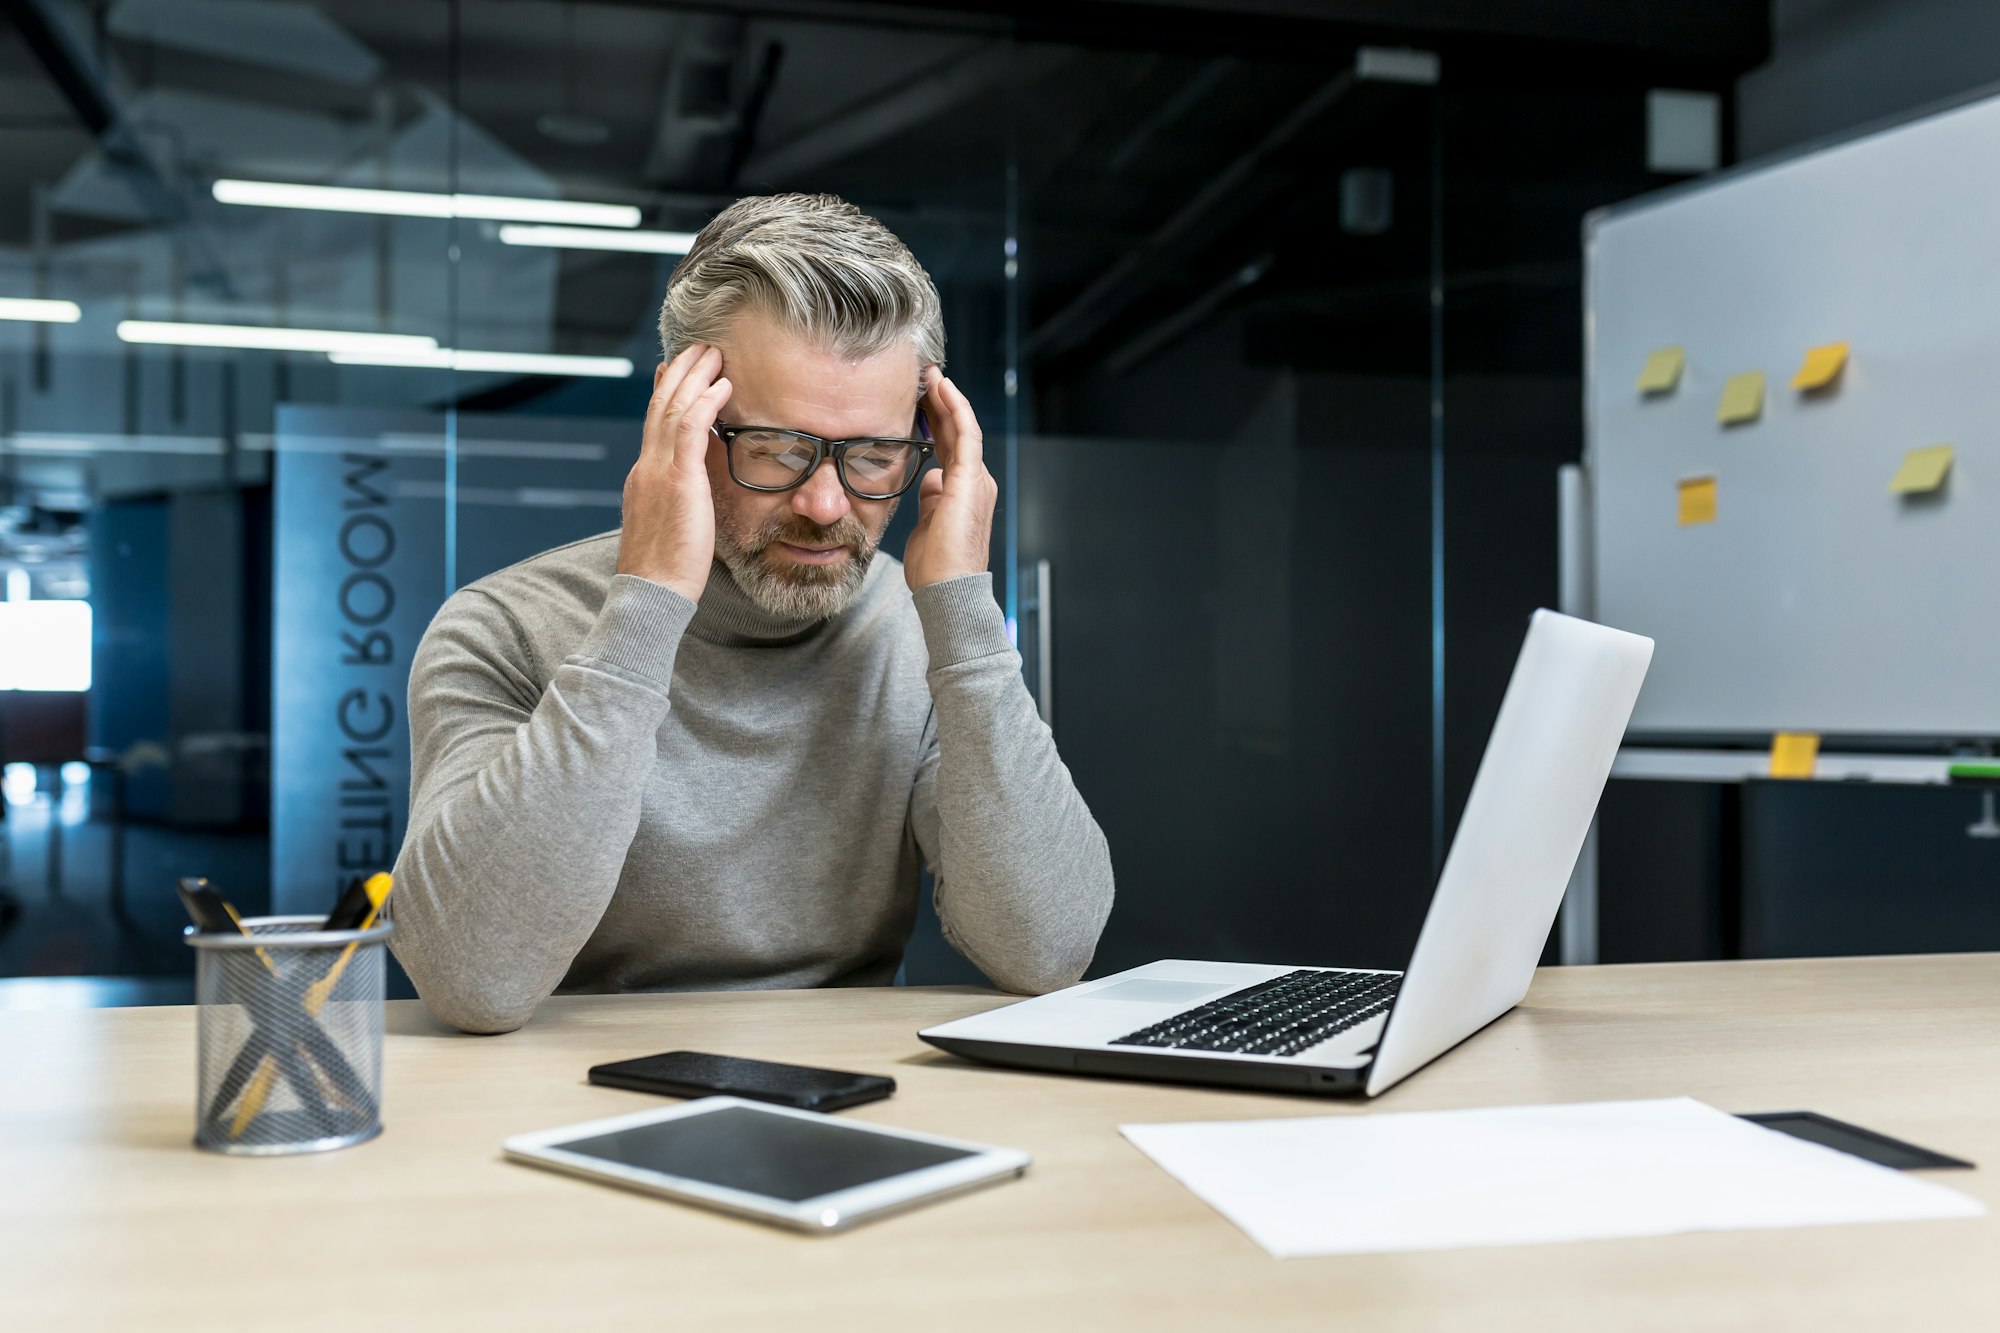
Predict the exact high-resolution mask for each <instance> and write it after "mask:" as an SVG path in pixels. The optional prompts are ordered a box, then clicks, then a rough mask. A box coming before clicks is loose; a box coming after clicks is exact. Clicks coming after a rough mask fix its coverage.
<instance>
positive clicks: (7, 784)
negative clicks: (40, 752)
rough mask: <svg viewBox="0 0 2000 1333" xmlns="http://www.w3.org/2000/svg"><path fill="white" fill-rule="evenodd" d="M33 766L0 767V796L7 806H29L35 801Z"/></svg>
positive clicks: (11, 765) (9, 765) (12, 765)
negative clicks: (3, 798)
mask: <svg viewBox="0 0 2000 1333" xmlns="http://www.w3.org/2000/svg"><path fill="white" fill-rule="evenodd" d="M35 787H36V781H35V766H34V765H33V764H7V765H4V766H0V796H4V797H5V799H6V801H7V804H9V805H29V804H32V803H33V801H34V799H35Z"/></svg>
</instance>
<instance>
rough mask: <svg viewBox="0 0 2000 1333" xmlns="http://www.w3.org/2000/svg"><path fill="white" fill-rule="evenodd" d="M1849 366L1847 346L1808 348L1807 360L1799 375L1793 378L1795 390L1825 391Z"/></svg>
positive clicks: (1800, 368) (1801, 366) (1831, 345)
mask: <svg viewBox="0 0 2000 1333" xmlns="http://www.w3.org/2000/svg"><path fill="white" fill-rule="evenodd" d="M1846 364H1847V344H1846V343H1827V344H1825V345H1823V346H1820V347H1808V348H1807V349H1806V359H1805V362H1804V364H1802V365H1800V367H1799V373H1798V374H1796V375H1794V376H1792V387H1793V388H1794V389H1803V390H1812V389H1824V388H1825V387H1826V386H1827V385H1829V384H1831V383H1833V379H1834V376H1836V375H1838V374H1839V373H1840V372H1841V368H1842V367H1844V366H1845V365H1846Z"/></svg>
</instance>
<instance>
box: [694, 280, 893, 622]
mask: <svg viewBox="0 0 2000 1333" xmlns="http://www.w3.org/2000/svg"><path fill="white" fill-rule="evenodd" d="M718 345H719V346H720V348H721V350H722V373H723V374H724V375H725V376H727V377H728V379H729V382H730V385H731V392H730V396H729V402H728V403H727V404H726V405H725V406H724V407H723V409H722V419H723V420H724V421H726V422H728V423H729V424H730V425H733V426H780V427H783V428H785V429H787V430H798V431H804V432H806V433H807V434H810V435H818V436H820V437H821V438H823V439H829V440H846V439H853V438H855V437H856V436H863V435H881V436H896V437H906V436H908V435H909V434H910V433H911V431H912V429H913V427H914V424H915V421H916V407H917V398H918V395H919V392H920V389H919V372H920V371H921V370H922V369H923V367H920V366H919V365H918V364H917V353H916V349H915V347H913V346H911V345H910V344H909V343H907V342H904V343H900V344H898V345H896V346H893V347H890V348H888V349H887V350H885V351H882V352H878V353H876V354H875V355H874V356H871V357H868V358H867V359H865V360H861V361H845V360H842V359H841V358H840V357H839V356H837V355H835V354H833V353H831V352H828V351H826V350H825V349H823V348H820V347H817V346H815V345H813V344H812V343H810V342H807V341H806V340H804V339H802V338H801V337H799V336H798V335H797V334H796V333H793V332H792V331H791V330H789V329H786V328H785V327H783V326H782V325H780V324H778V323H777V322H776V321H774V320H773V319H771V318H770V317H769V316H768V315H765V314H763V313H762V312H760V311H755V310H746V311H744V312H742V313H741V314H738V315H737V316H736V317H735V318H734V319H733V320H731V321H730V324H729V330H728V332H727V334H726V335H725V336H724V337H723V338H722V339H721V340H720V341H719V343H718ZM708 481H709V487H710V489H711V490H713V492H714V493H715V554H716V556H717V558H718V559H720V560H721V561H722V563H723V564H724V565H726V566H727V567H728V569H729V572H730V573H731V574H732V575H733V576H734V577H735V579H736V582H737V585H738V586H739V587H741V588H742V589H743V591H744V592H745V593H747V594H748V595H749V596H750V599H751V600H752V601H754V602H756V603H757V605H759V606H761V607H763V608H764V609H765V610H766V611H770V612H772V613H773V614H776V615H780V616H784V617H786V618H788V619H806V618H821V619H823V618H825V617H827V616H832V615H837V614H838V613H839V612H840V611H841V610H843V609H844V608H845V607H846V606H847V604H848V603H849V602H850V601H852V600H853V598H854V595H855V593H857V592H859V591H860V588H861V580H862V578H863V576H864V575H866V574H867V572H868V562H869V561H870V560H871V559H873V558H874V555H875V546H876V543H877V542H879V541H880V540H881V539H882V530H883V529H884V528H886V527H888V526H889V519H890V516H891V515H893V514H894V513H895V512H896V501H895V500H858V499H856V498H855V497H853V496H851V495H849V494H848V493H847V491H846V490H845V489H843V488H842V486H841V484H840V477H839V474H838V472H837V471H836V470H835V468H834V465H833V460H832V459H830V458H829V459H827V460H826V461H824V462H822V463H821V464H820V465H819V467H818V468H817V469H816V470H815V471H814V472H813V474H812V475H811V476H810V477H808V478H806V481H805V483H804V484H803V485H800V486H795V487H793V488H792V489H791V490H789V491H778V492H769V491H753V490H749V489H746V488H745V487H742V486H739V485H737V484H736V482H735V480H734V479H733V478H732V477H731V476H730V475H729V458H728V452H727V449H726V448H725V446H724V445H723V443H722V441H721V440H720V439H719V438H717V437H715V436H713V435H711V436H710V437H709V448H708Z"/></svg>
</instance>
